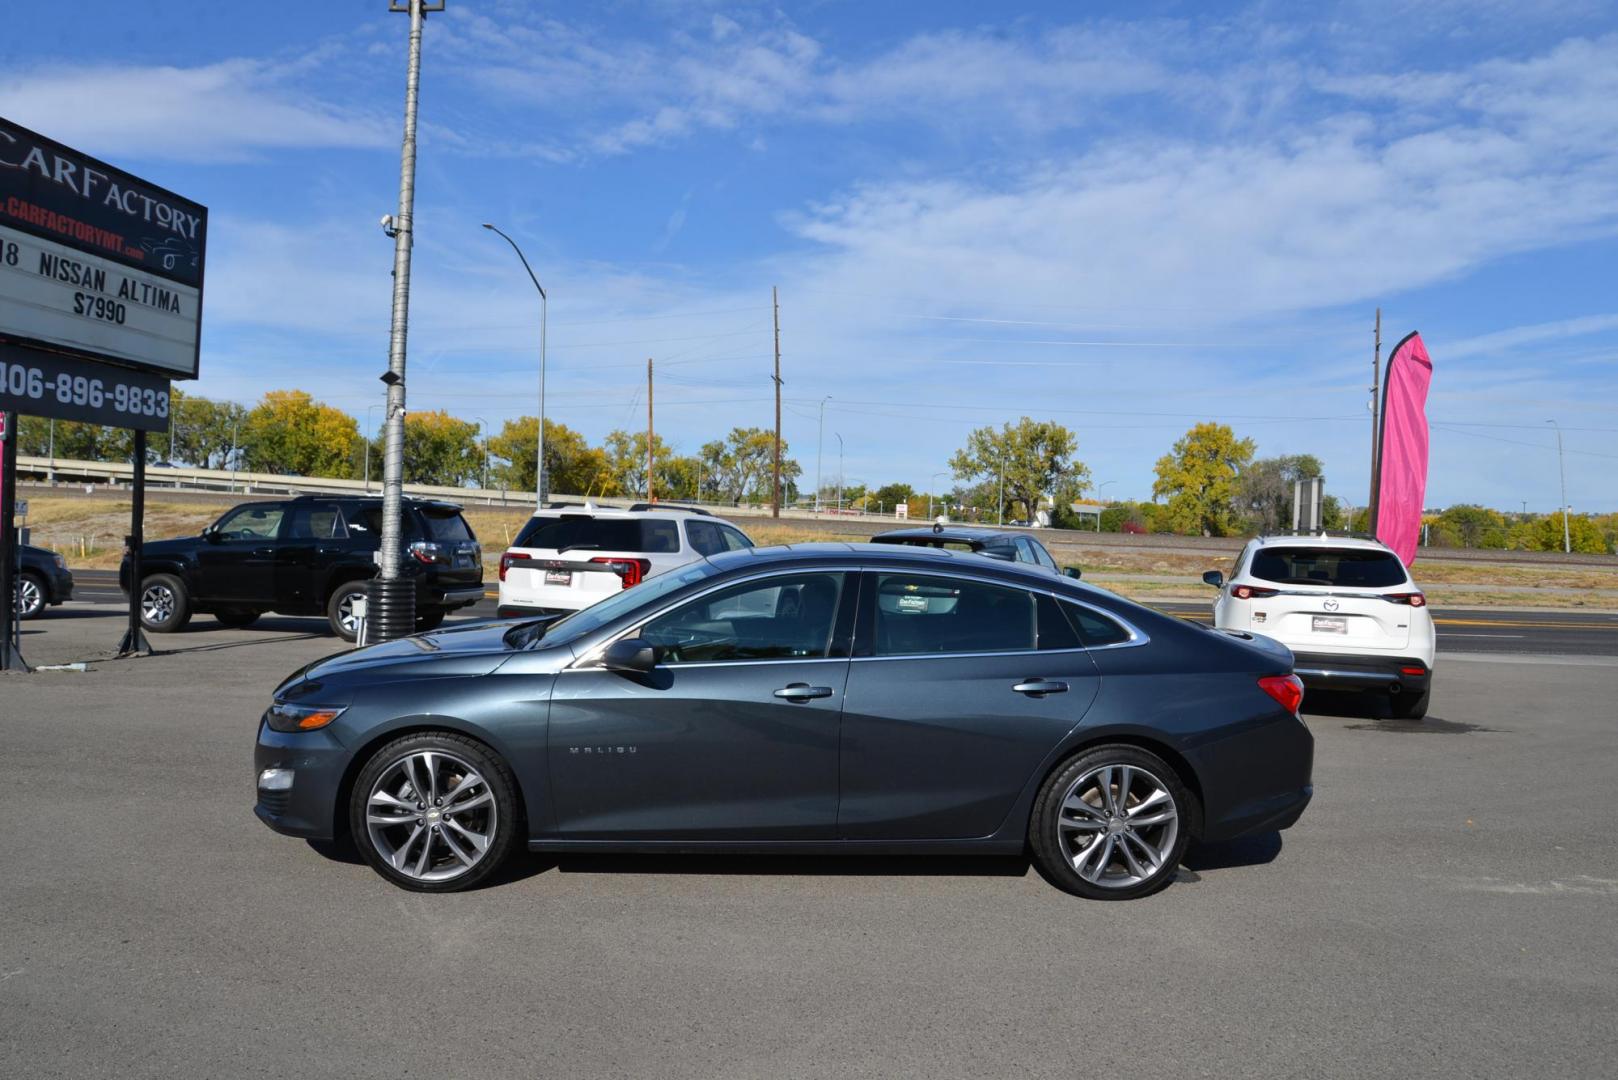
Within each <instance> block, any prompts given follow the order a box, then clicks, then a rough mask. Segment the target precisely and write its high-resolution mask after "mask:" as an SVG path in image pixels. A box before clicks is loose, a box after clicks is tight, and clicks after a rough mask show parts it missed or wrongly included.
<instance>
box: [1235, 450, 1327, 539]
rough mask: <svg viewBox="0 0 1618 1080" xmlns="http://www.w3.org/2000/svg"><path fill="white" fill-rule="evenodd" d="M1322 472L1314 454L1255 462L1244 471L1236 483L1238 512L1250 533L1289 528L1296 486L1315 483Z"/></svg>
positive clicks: (1262, 533) (1290, 455)
mask: <svg viewBox="0 0 1618 1080" xmlns="http://www.w3.org/2000/svg"><path fill="white" fill-rule="evenodd" d="M1323 472H1324V470H1322V469H1321V467H1320V459H1319V458H1317V457H1315V456H1314V455H1313V454H1288V455H1284V456H1282V457H1273V458H1263V459H1261V460H1259V461H1255V462H1253V463H1252V464H1251V465H1248V466H1247V467H1246V468H1244V469H1243V470H1242V473H1241V477H1240V479H1239V481H1238V483H1237V491H1236V512H1237V513H1238V514H1239V515H1240V516H1241V518H1242V522H1243V524H1244V525H1245V526H1246V528H1247V529H1248V531H1250V532H1255V533H1258V534H1259V535H1261V536H1262V535H1267V534H1270V533H1277V532H1280V531H1282V530H1284V529H1289V528H1291V527H1292V496H1293V485H1294V484H1295V483H1297V481H1299V480H1313V479H1314V478H1315V477H1317V476H1321V475H1322V474H1323ZM1322 524H1324V521H1323V522H1322Z"/></svg>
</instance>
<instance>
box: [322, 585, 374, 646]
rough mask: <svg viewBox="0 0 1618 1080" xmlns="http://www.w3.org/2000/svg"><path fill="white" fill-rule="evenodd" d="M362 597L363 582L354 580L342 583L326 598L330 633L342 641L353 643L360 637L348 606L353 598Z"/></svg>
mask: <svg viewBox="0 0 1618 1080" xmlns="http://www.w3.org/2000/svg"><path fill="white" fill-rule="evenodd" d="M364 595H365V582H364V581H363V580H356V581H345V582H343V583H342V584H341V585H339V586H337V588H335V589H333V590H332V591H331V596H329V597H327V598H326V621H327V622H328V623H330V624H331V632H332V633H334V634H336V635H337V636H338V637H340V638H342V639H343V640H344V641H355V640H357V639H358V638H359V636H360V634H359V624H358V623H357V622H355V620H354V614H353V610H352V607H351V606H350V605H352V603H353V600H354V598H355V597H357V596H364Z"/></svg>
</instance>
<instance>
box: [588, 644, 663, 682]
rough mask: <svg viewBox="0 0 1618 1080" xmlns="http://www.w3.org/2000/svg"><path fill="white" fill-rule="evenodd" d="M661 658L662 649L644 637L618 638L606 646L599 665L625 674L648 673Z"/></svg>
mask: <svg viewBox="0 0 1618 1080" xmlns="http://www.w3.org/2000/svg"><path fill="white" fill-rule="evenodd" d="M661 659H663V650H662V649H661V648H659V647H658V646H656V645H653V644H652V643H651V642H650V641H647V640H646V639H645V638H620V639H619V640H617V641H615V642H613V643H612V644H611V645H608V646H607V651H606V652H605V653H603V654H602V656H601V665H602V666H603V667H605V668H606V669H607V670H608V671H617V672H621V673H622V674H625V675H649V674H651V673H652V670H653V669H654V668H656V667H657V662H658V661H659V660H661Z"/></svg>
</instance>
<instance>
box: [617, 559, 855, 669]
mask: <svg viewBox="0 0 1618 1080" xmlns="http://www.w3.org/2000/svg"><path fill="white" fill-rule="evenodd" d="M844 592H845V578H844V575H842V574H836V573H811V574H788V575H782V576H779V577H772V578H767V579H765V580H763V581H747V582H743V583H741V584H739V585H733V586H731V587H730V588H728V589H720V590H718V591H717V592H713V593H709V594H708V595H707V596H703V597H700V598H699V599H696V600H693V601H691V602H690V603H687V604H682V605H681V606H680V607H677V608H675V609H674V610H673V611H670V612H668V613H666V614H663V615H660V616H658V617H657V618H655V619H653V620H652V621H651V622H649V623H647V624H646V625H645V626H643V627H642V628H641V631H640V634H639V635H638V636H639V637H641V638H644V639H645V640H647V641H650V642H651V643H652V644H654V645H657V646H660V647H661V648H662V649H663V659H664V661H665V662H666V663H675V664H682V663H683V664H690V663H715V662H719V661H735V660H810V659H819V658H822V657H826V656H829V655H831V640H832V631H833V628H834V627H835V626H836V625H837V609H838V605H839V604H840V603H842V602H843V596H844Z"/></svg>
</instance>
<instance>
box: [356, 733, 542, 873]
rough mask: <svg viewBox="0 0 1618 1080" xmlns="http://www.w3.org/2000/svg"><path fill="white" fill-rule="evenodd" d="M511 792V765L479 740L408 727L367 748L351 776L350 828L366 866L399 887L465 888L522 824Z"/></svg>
mask: <svg viewBox="0 0 1618 1080" xmlns="http://www.w3.org/2000/svg"><path fill="white" fill-rule="evenodd" d="M429 763H430V764H429ZM428 769H430V770H431V771H430V772H428V771H427V770H428ZM473 776H475V777H476V780H475V781H472V782H468V778H469V777H473ZM412 777H413V778H414V779H412ZM418 783H419V784H420V785H421V786H424V787H427V788H428V793H427V797H426V798H421V797H420V796H419V795H418V794H417V791H418V788H417V786H416V785H417V784H418ZM516 792H517V781H516V779H515V778H514V777H513V776H512V774H511V770H510V768H508V767H507V766H506V763H505V762H504V761H502V760H501V759H500V757H499V755H497V754H495V753H494V752H493V751H492V750H490V749H489V748H488V747H486V746H484V745H483V744H482V743H480V742H476V741H475V740H472V739H468V738H466V737H465V736H463V735H454V734H451V733H449V732H427V733H424V734H417V735H408V736H405V737H404V738H402V739H395V740H394V741H393V742H390V743H388V744H387V745H386V746H383V747H382V748H381V749H379V750H377V751H376V753H374V754H372V755H371V758H370V760H369V761H367V762H366V763H365V767H364V768H363V769H361V770H360V773H359V776H357V777H356V778H355V780H354V787H353V790H352V792H351V794H350V796H349V805H348V821H349V834H350V835H351V836H352V837H353V840H354V846H355V847H356V848H358V849H359V853H360V857H361V858H363V859H364V860H365V861H366V862H367V863H369V864H370V866H371V869H373V870H375V871H376V872H377V873H378V874H381V875H382V876H383V877H384V878H386V879H387V880H389V881H391V882H392V883H393V884H395V885H397V886H399V887H400V888H401V889H408V890H410V891H411V892H457V891H459V890H461V889H470V888H472V887H473V886H475V885H477V884H478V883H480V882H482V881H483V880H485V879H486V878H488V876H489V875H490V874H492V873H494V872H495V871H496V870H497V869H498V868H499V867H500V865H501V864H502V863H503V862H505V860H506V859H507V858H508V857H509V856H510V855H511V852H512V849H513V848H515V847H517V846H518V843H519V839H520V837H522V835H523V834H524V833H525V831H526V829H525V827H524V823H523V818H522V812H521V810H520V809H519V808H518V804H517V795H516ZM446 793H448V794H446ZM435 800H437V801H438V802H444V801H446V800H447V801H449V802H450V803H451V806H446V807H443V808H440V807H439V806H438V805H435ZM454 806H464V807H466V809H464V810H459V811H457V810H455V809H453V808H452V807H454ZM479 843H481V844H482V845H483V846H482V848H481V850H480V849H479V847H478V845H479ZM468 860H470V861H468Z"/></svg>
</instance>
